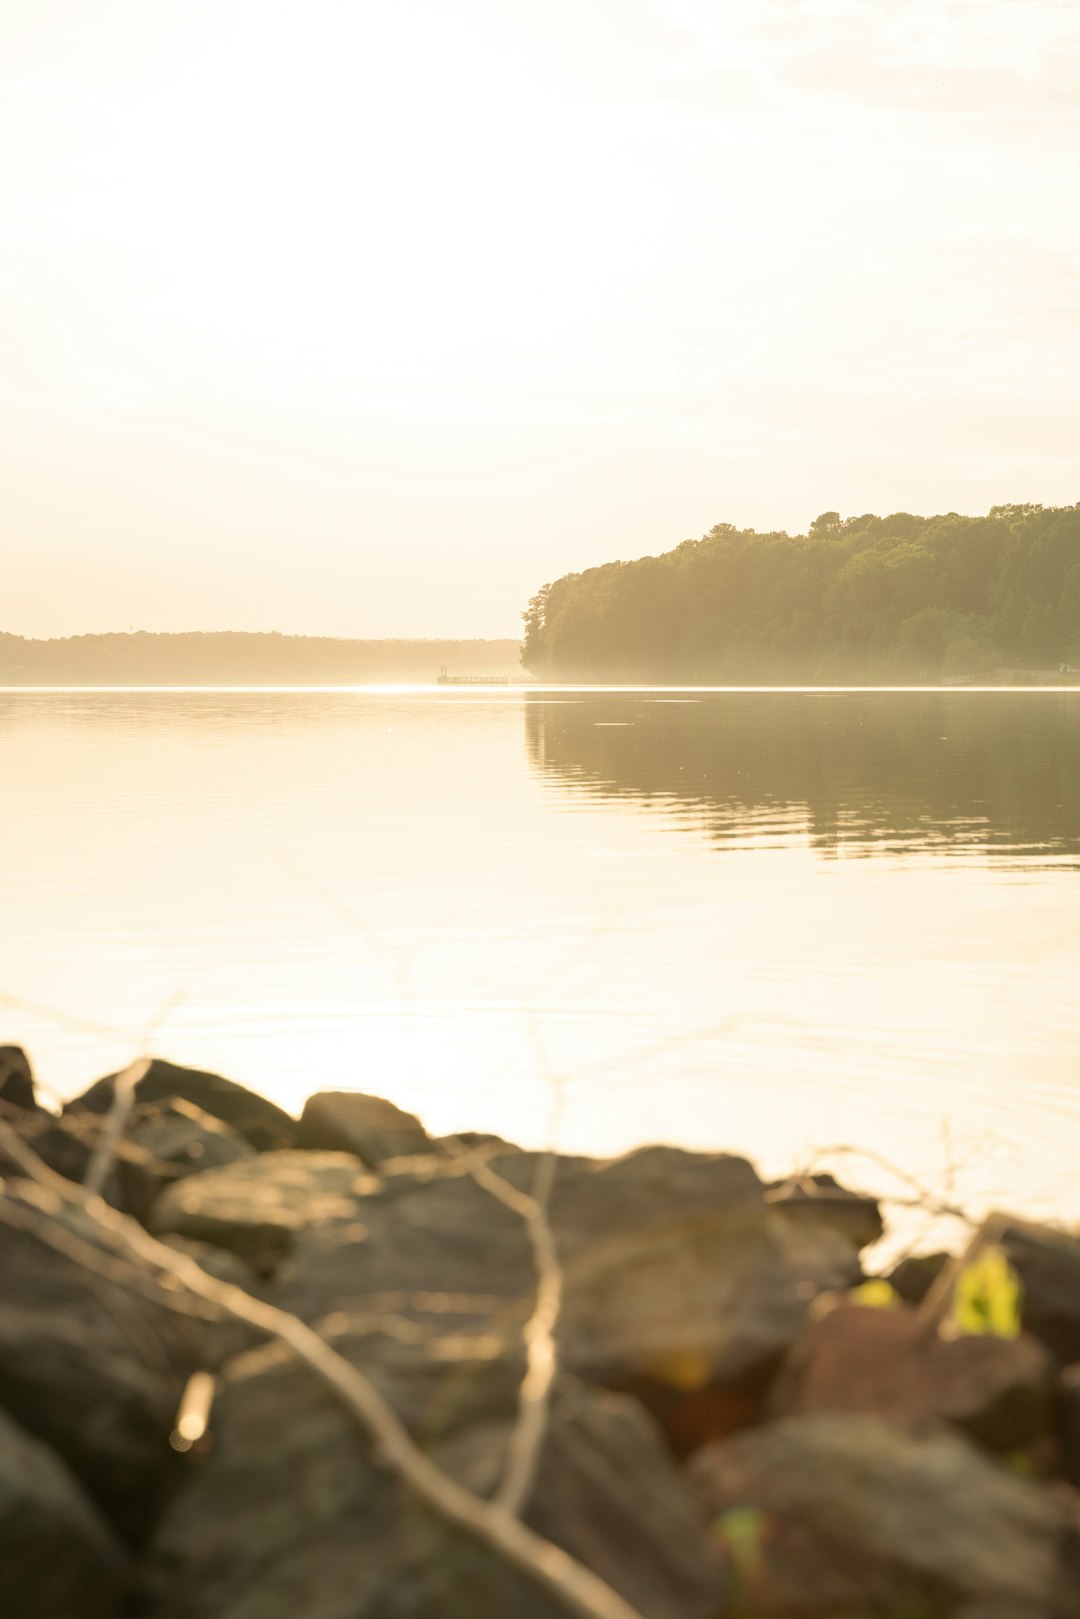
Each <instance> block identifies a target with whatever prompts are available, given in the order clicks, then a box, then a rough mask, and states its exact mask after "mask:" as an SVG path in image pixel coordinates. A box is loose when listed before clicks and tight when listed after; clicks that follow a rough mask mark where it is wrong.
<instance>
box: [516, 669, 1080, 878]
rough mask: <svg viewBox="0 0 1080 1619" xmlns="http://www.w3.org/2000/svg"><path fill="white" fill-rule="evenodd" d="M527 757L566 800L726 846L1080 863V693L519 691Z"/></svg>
mask: <svg viewBox="0 0 1080 1619" xmlns="http://www.w3.org/2000/svg"><path fill="white" fill-rule="evenodd" d="M525 726H526V737H527V745H528V752H529V757H530V760H531V762H532V764H533V765H534V767H535V768H536V769H537V770H539V771H541V772H542V773H543V774H544V775H545V776H547V777H550V778H554V779H556V780H557V781H558V782H559V783H560V785H561V786H562V787H563V788H569V789H570V790H571V791H572V792H574V793H577V794H588V795H592V794H596V795H600V796H602V797H603V798H606V799H614V798H632V799H637V800H638V801H640V802H641V803H644V804H648V805H652V806H654V807H657V808H661V809H664V810H667V811H669V812H670V811H672V810H674V811H676V812H682V813H684V814H686V815H688V816H689V817H690V818H692V819H693V820H694V821H695V822H696V823H698V824H701V825H704V826H705V827H707V829H708V831H709V833H710V835H711V836H712V837H714V838H715V839H716V840H717V841H718V842H721V843H723V844H732V843H734V844H736V845H739V846H743V845H745V844H746V843H748V842H753V843H755V844H757V845H758V846H760V845H761V844H763V843H764V844H766V845H768V844H770V843H782V842H785V841H787V840H789V839H790V838H791V837H792V836H793V835H797V836H800V837H806V838H808V839H809V841H810V843H811V844H812V846H813V847H814V848H815V849H817V850H818V851H819V852H821V853H822V854H823V855H826V856H829V855H836V854H839V853H843V854H845V855H872V854H875V853H878V852H881V851H883V850H885V851H895V852H911V851H914V850H932V851H937V852H939V853H945V854H951V855H952V856H953V857H955V858H959V859H964V858H967V857H971V856H982V855H988V856H991V857H993V858H994V859H995V860H1005V861H1009V860H1013V861H1016V862H1018V863H1022V864H1024V865H1025V866H1029V865H1031V864H1033V863H1034V864H1041V863H1044V862H1045V863H1055V864H1056V863H1060V862H1061V861H1062V860H1063V859H1065V860H1071V858H1073V857H1075V856H1076V855H1077V854H1078V853H1080V694H1077V693H1072V692H1062V693H1052V694H1047V693H1042V692H1030V693H1025V692H971V693H967V692H858V693H851V692H817V693H815V692H791V693H784V694H781V693H778V692H767V693H766V692H728V693H713V694H702V695H701V696H700V697H697V698H681V699H677V700H673V699H672V698H670V697H669V698H662V697H657V696H655V695H642V694H639V693H633V694H630V693H627V694H620V693H604V694H602V695H601V694H595V695H593V694H584V693H582V694H578V695H575V696H569V695H567V696H564V697H560V698H558V699H552V698H550V697H547V696H545V695H543V694H540V693H536V694H532V695H530V698H529V700H528V701H527V703H526V708H525Z"/></svg>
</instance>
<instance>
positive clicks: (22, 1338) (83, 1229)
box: [0, 1182, 235, 1541]
mask: <svg viewBox="0 0 1080 1619" xmlns="http://www.w3.org/2000/svg"><path fill="white" fill-rule="evenodd" d="M4 1202H5V1208H6V1210H7V1211H8V1213H9V1214H10V1216H11V1218H12V1219H18V1218H20V1217H22V1218H24V1219H27V1220H31V1221H33V1222H34V1223H35V1224H37V1225H38V1227H39V1229H45V1230H46V1231H47V1232H49V1233H50V1234H51V1236H52V1239H53V1241H57V1242H60V1243H61V1244H67V1245H69V1246H70V1248H71V1251H70V1252H58V1251H57V1249H56V1248H55V1247H54V1246H51V1245H50V1244H49V1243H48V1242H46V1241H42V1240H40V1239H39V1238H38V1237H37V1236H34V1235H32V1234H31V1233H30V1232H28V1231H23V1230H19V1229H14V1228H13V1226H12V1225H11V1224H10V1223H9V1222H8V1221H7V1220H5V1221H4V1222H2V1223H0V1276H2V1278H3V1282H2V1288H3V1293H2V1307H0V1404H2V1405H3V1406H5V1407H6V1408H7V1410H8V1411H9V1412H10V1413H11V1414H12V1415H13V1416H14V1417H15V1419H16V1420H17V1421H18V1422H19V1423H20V1425H21V1426H22V1427H23V1428H25V1429H26V1430H27V1431H28V1432H30V1433H32V1434H34V1435H35V1436H37V1437H38V1438H40V1439H43V1440H45V1441H46V1442H47V1443H48V1444H50V1445H51V1446H52V1447H53V1449H54V1450H55V1451H56V1452H57V1453H58V1454H59V1455H60V1456H61V1457H62V1458H63V1459H64V1460H65V1461H66V1462H67V1464H68V1466H69V1467H70V1468H71V1469H72V1471H73V1472H74V1473H75V1474H76V1475H77V1477H78V1478H79V1479H80V1480H81V1482H82V1483H83V1485H84V1487H85V1488H86V1489H87V1491H88V1492H89V1494H90V1495H91V1496H92V1497H93V1498H94V1500H95V1501H96V1502H97V1504H98V1506H99V1507H100V1508H101V1510H102V1511H103V1512H104V1514H105V1515H106V1516H107V1517H108V1518H109V1519H110V1520H111V1521H112V1522H113V1524H114V1525H115V1526H116V1528H117V1530H118V1532H119V1533H120V1534H121V1535H122V1536H123V1537H124V1538H126V1539H128V1540H131V1541H135V1540H138V1539H139V1538H140V1536H141V1535H142V1534H143V1533H144V1532H145V1530H146V1527H147V1525H148V1524H149V1523H150V1521H151V1520H152V1519H153V1516H154V1514H155V1512H156V1511H157V1509H158V1506H159V1504H160V1502H161V1500H162V1499H163V1497H164V1495H165V1494H166V1493H167V1490H168V1488H169V1484H170V1468H171V1465H172V1462H174V1461H175V1458H173V1457H172V1453H171V1452H170V1449H169V1434H170V1432H171V1430H172V1426H173V1421H174V1419H175V1415H176V1410H177V1405H178V1402H179V1398H180V1395H181V1393H182V1391H183V1388H184V1384H185V1382H186V1380H187V1378H188V1376H189V1375H190V1373H191V1372H192V1371H195V1370H198V1369H200V1368H201V1367H203V1366H207V1365H213V1364H214V1363H215V1360H216V1359H217V1358H219V1357H220V1354H221V1353H222V1352H227V1350H228V1349H229V1348H231V1347H233V1346H234V1344H235V1338H234V1337H227V1338H222V1337H219V1336H217V1334H218V1332H219V1329H218V1327H217V1326H216V1325H215V1324H211V1323H210V1322H207V1321H204V1320H200V1319H198V1318H197V1317H195V1316H191V1315H184V1314H178V1313H177V1312H176V1311H174V1310H172V1309H170V1308H168V1307H167V1306H166V1305H165V1304H164V1303H159V1302H158V1298H159V1296H160V1295H159V1294H158V1292H157V1291H156V1290H155V1288H154V1286H153V1283H152V1279H151V1278H150V1277H149V1276H148V1275H147V1274H146V1273H144V1272H143V1271H141V1269H140V1267H138V1266H137V1265H136V1266H134V1267H131V1266H125V1268H124V1271H123V1275H125V1276H127V1277H131V1278H133V1279H134V1281H135V1282H139V1281H140V1280H141V1281H142V1283H143V1284H145V1285H146V1286H147V1287H148V1288H149V1293H150V1296H146V1295H144V1294H142V1293H140V1292H139V1291H135V1290H133V1288H132V1287H131V1286H128V1285H125V1283H124V1282H122V1281H121V1280H120V1279H119V1274H118V1271H117V1264H116V1260H115V1257H114V1256H112V1255H110V1254H109V1253H107V1252H106V1251H105V1250H103V1249H102V1248H101V1246H100V1244H99V1243H98V1240H97V1238H96V1236H95V1233H94V1229H93V1227H92V1225H91V1224H90V1222H89V1221H88V1220H87V1219H86V1217H85V1215H83V1214H82V1213H81V1212H80V1211H78V1210H75V1211H73V1210H72V1209H71V1206H70V1205H67V1204H61V1203H60V1202H59V1200H58V1199H56V1198H55V1197H54V1196H53V1195H52V1194H51V1193H50V1192H46V1191H44V1190H43V1189H40V1188H37V1187H33V1186H28V1185H27V1184H26V1183H25V1182H23V1183H18V1182H10V1183H8V1184H7V1186H6V1187H5V1190H4Z"/></svg>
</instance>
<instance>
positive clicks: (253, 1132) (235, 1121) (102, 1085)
mask: <svg viewBox="0 0 1080 1619" xmlns="http://www.w3.org/2000/svg"><path fill="white" fill-rule="evenodd" d="M117 1077H118V1076H117V1075H116V1074H109V1075H107V1076H106V1078H104V1079H99V1080H97V1081H96V1082H95V1083H94V1084H93V1085H91V1087H90V1089H89V1090H88V1091H84V1092H83V1094H82V1096H77V1097H76V1098H75V1099H74V1100H73V1101H71V1102H69V1103H68V1104H67V1107H66V1108H65V1112H74V1113H86V1112H89V1113H107V1112H108V1111H109V1109H110V1108H111V1107H112V1104H113V1097H114V1095H115V1093H116V1079H117ZM173 1098H177V1099H179V1100H182V1101H185V1102H191V1103H193V1104H194V1106H195V1107H198V1108H201V1109H202V1111H203V1112H204V1113H209V1114H211V1115H212V1116H213V1117H214V1118H215V1119H221V1120H222V1121H223V1122H224V1123H225V1124H231V1125H232V1127H233V1129H234V1130H238V1131H239V1132H240V1134H241V1135H242V1136H243V1137H244V1138H245V1139H246V1140H247V1141H249V1142H250V1143H251V1145H252V1146H253V1147H254V1148H256V1150H257V1151H259V1152H273V1151H276V1150H277V1149H278V1148H279V1147H292V1146H295V1144H296V1120H295V1119H294V1118H293V1117H292V1116H291V1115H290V1114H288V1113H286V1112H285V1111H284V1109H283V1108H280V1107H278V1106H277V1105H276V1104H275V1103H274V1102H270V1101H267V1099H266V1097H265V1096H258V1095H257V1094H256V1093H255V1092H254V1091H249V1090H248V1089H247V1088H246V1086H244V1085H238V1084H237V1083H236V1082H235V1080H231V1079H223V1078H222V1077H221V1075H220V1074H211V1073H207V1072H204V1071H203V1070H202V1069H199V1068H182V1067H179V1066H178V1065H177V1064H176V1063H171V1062H163V1061H162V1059H161V1058H160V1057H155V1058H154V1060H153V1061H152V1062H151V1063H150V1064H149V1066H148V1067H147V1070H146V1073H145V1074H144V1075H143V1076H142V1078H141V1079H140V1080H139V1081H138V1082H137V1084H136V1086H135V1101H136V1103H143V1102H168V1101H171V1100H172V1099H173Z"/></svg>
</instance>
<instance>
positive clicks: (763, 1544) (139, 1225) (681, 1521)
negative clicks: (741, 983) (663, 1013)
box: [0, 1047, 1080, 1619]
mask: <svg viewBox="0 0 1080 1619" xmlns="http://www.w3.org/2000/svg"><path fill="white" fill-rule="evenodd" d="M129 1080H130V1086H131V1094H130V1096H129V1097H128V1098H127V1099H126V1103H125V1105H124V1106H123V1107H121V1106H120V1105H119V1104H118V1100H117V1097H118V1086H117V1083H116V1080H115V1077H114V1078H109V1079H104V1080H101V1081H99V1082H98V1083H96V1084H94V1085H92V1086H91V1087H90V1089H89V1090H88V1091H87V1092H86V1093H85V1094H84V1095H83V1096H81V1097H79V1098H77V1099H76V1100H74V1101H72V1102H70V1103H69V1104H68V1105H67V1106H66V1107H65V1109H64V1112H63V1113H62V1115H56V1114H54V1113H51V1112H49V1111H47V1110H46V1109H45V1108H43V1107H42V1106H41V1105H40V1103H39V1100H38V1098H37V1095H36V1092H35V1088H34V1083H33V1077H32V1074H31V1070H30V1066H29V1064H28V1062H27V1061H26V1058H25V1057H24V1055H23V1054H22V1052H21V1051H20V1050H19V1049H18V1048H16V1047H7V1048H2V1049H0V1176H2V1184H0V1611H2V1612H3V1613H4V1614H8V1613H10V1614H12V1615H13V1616H15V1615H17V1616H18V1619H427V1616H431V1619H444V1616H445V1619H459V1616H460V1619H559V1616H562V1615H565V1614H567V1613H578V1614H588V1613H596V1614H599V1613H601V1612H606V1613H611V1614H616V1613H618V1614H620V1615H623V1616H634V1615H637V1616H640V1619H728V1616H731V1619H735V1616H749V1619H753V1616H761V1619H877V1616H881V1619H954V1616H955V1619H1080V1493H1078V1486H1080V1240H1078V1239H1077V1237H1075V1236H1073V1235H1070V1234H1067V1233H1063V1232H1060V1231H1058V1230H1055V1229H1050V1228H1045V1227H1037V1226H1032V1225H1029V1224H1025V1223H1023V1222H1021V1221H1018V1220H1012V1219H1010V1218H1008V1217H1007V1216H996V1217H994V1219H993V1220H992V1221H989V1222H987V1224H986V1226H985V1227H984V1229H982V1230H981V1231H979V1232H976V1233H974V1236H973V1241H972V1245H971V1247H970V1249H969V1250H968V1251H967V1252H966V1253H965V1254H963V1255H958V1256H954V1257H952V1258H948V1257H946V1256H936V1257H934V1258H932V1259H922V1260H909V1261H906V1262H904V1264H902V1265H901V1266H900V1267H899V1268H898V1269H897V1270H896V1271H895V1273H894V1274H893V1276H892V1277H891V1278H875V1279H872V1280H870V1281H869V1282H868V1278H867V1275H866V1271H865V1269H864V1261H863V1257H862V1256H863V1255H864V1254H865V1252H866V1251H867V1250H868V1249H870V1248H871V1247H872V1245H873V1244H874V1243H875V1242H876V1241H877V1239H878V1238H879V1237H880V1236H881V1233H882V1219H881V1213H880V1210H879V1207H878V1204H877V1202H876V1201H875V1200H874V1199H873V1198H872V1197H869V1196H866V1195H863V1194H861V1193H857V1192H853V1191H849V1190H846V1189H844V1188H843V1187H841V1186H839V1185H837V1184H836V1182H834V1181H832V1180H831V1179H830V1178H828V1177H816V1178H812V1179H809V1180H806V1179H802V1180H792V1181H790V1182H785V1183H779V1184H765V1183H763V1182H762V1180H761V1179H760V1178H759V1176H758V1175H757V1173H756V1172H755V1170H754V1168H753V1166H752V1165H751V1164H749V1163H748V1162H747V1161H746V1160H744V1159H742V1158H739V1157H734V1156H729V1155H724V1154H715V1153H694V1152H687V1151H682V1150H679V1149H676V1148H672V1147H666V1146H657V1147H648V1148H643V1149H641V1150H639V1151H636V1152H633V1153H630V1154H628V1155H627V1156H625V1157H622V1158H618V1159H614V1160H594V1159H587V1158H581V1157H567V1156H559V1157H557V1158H553V1157H552V1156H551V1155H547V1154H542V1153H535V1152H527V1151H522V1150H520V1149H518V1148H516V1147H514V1146H513V1145H511V1144H509V1143H507V1142H504V1141H500V1140H497V1139H495V1138H492V1137H484V1136H479V1135H477V1136H466V1137H454V1138H452V1139H435V1138H432V1137H431V1136H429V1135H428V1133H427V1131H426V1130H425V1129H424V1127H423V1125H422V1123H421V1122H420V1121H419V1120H418V1119H416V1118H414V1117H413V1116H412V1115H410V1114H407V1113H403V1112H401V1111H400V1110H399V1109H397V1108H396V1107H394V1106H393V1105H392V1104H390V1103H389V1102H386V1101H384V1100H381V1099H379V1098H377V1097H372V1096H358V1095H353V1094H345V1093H329V1092H328V1093H322V1094H318V1095H315V1096H313V1097H312V1098H311V1099H310V1100H309V1101H308V1103H307V1105H306V1106H305V1109H304V1112H303V1115H302V1117H301V1118H300V1119H299V1120H297V1119H294V1118H292V1117H290V1116H289V1115H288V1114H286V1113H284V1112H282V1110H281V1109H279V1108H277V1107H275V1106H274V1105H273V1104H272V1103H271V1102H269V1101H267V1100H266V1099H264V1098H262V1097H260V1096H257V1095H255V1094H253V1093H252V1092H250V1091H248V1090H246V1089H244V1088H243V1087H241V1086H238V1085H235V1084H233V1083H231V1082H229V1081H228V1080H225V1079H222V1078H220V1077H218V1076H216V1075H212V1074H206V1073H201V1072H197V1071H195V1070H190V1069H184V1068H179V1067H175V1066H173V1065H171V1064H168V1063H165V1062H160V1061H155V1062H152V1063H149V1064H144V1065H141V1066H140V1068H139V1070H138V1076H137V1079H136V1078H132V1076H129ZM120 1100H121V1101H124V1098H123V1097H122V1096H121V1098H120ZM127 1104H130V1105H127ZM88 1176H89V1177H90V1180H91V1184H92V1183H93V1181H94V1179H95V1178H97V1179H100V1180H101V1189H102V1193H103V1197H104V1205H102V1204H101V1203H99V1202H98V1201H97V1200H96V1199H95V1198H93V1197H92V1196H91V1197H87V1196H84V1195H83V1193H82V1191H80V1190H78V1188H80V1187H81V1186H82V1184H83V1183H84V1182H85V1181H86V1180H87V1177H88ZM57 1177H59V1179H58V1178H57ZM106 1206H107V1207H106ZM109 1210H112V1211H118V1213H110V1212H109ZM151 1238H153V1239H154V1241H151V1240H150V1239H151ZM158 1245H161V1246H158ZM162 1255H164V1257H165V1259H168V1257H169V1256H175V1260H179V1259H180V1258H181V1257H182V1258H186V1260H188V1261H193V1262H194V1267H193V1268H194V1269H195V1270H196V1274H197V1275H198V1276H200V1277H201V1276H205V1277H208V1278H211V1279H212V1281H213V1284H214V1285H213V1286H207V1287H206V1288H203V1287H199V1286H195V1287H193V1286H191V1285H190V1284H185V1282H184V1279H183V1276H182V1274H180V1272H182V1271H183V1266H182V1265H181V1266H179V1268H177V1267H176V1265H175V1263H174V1265H173V1267H172V1268H170V1266H169V1264H167V1263H165V1262H164V1261H163V1259H162ZM886 1281H887V1282H888V1284H889V1285H884V1284H885V1282H886ZM237 1289H239V1290H241V1291H240V1292H237V1291H236V1290H237ZM245 1299H246V1300H248V1301H251V1300H254V1301H255V1306H253V1307H252V1308H250V1309H249V1308H248V1307H247V1306H245V1305H244V1304H243V1300H245ZM266 1306H269V1307H271V1308H270V1309H269V1310H266V1311H265V1318H266V1321H271V1319H272V1321H274V1322H281V1321H286V1322H292V1323H295V1324H296V1331H295V1333H294V1334H293V1340H294V1341H291V1342H290V1341H284V1340H283V1339H282V1337H281V1336H280V1334H276V1333H275V1332H273V1331H270V1330H264V1324H263V1318H262V1317H259V1319H258V1320H256V1319H255V1315H257V1310H258V1307H266ZM309 1328H311V1329H314V1332H309V1331H308V1330H307V1329H309ZM309 1344H314V1345H316V1347H318V1346H319V1345H321V1346H323V1347H325V1348H326V1349H327V1350H328V1351H333V1352H334V1353H333V1355H332V1356H331V1359H332V1360H333V1362H334V1365H336V1366H339V1367H340V1366H344V1367H345V1368H346V1371H347V1372H352V1373H360V1374H362V1376H361V1377H360V1378H359V1379H358V1380H356V1386H357V1388H358V1390H359V1391H360V1392H359V1395H358V1398H359V1399H360V1400H361V1401H363V1400H365V1399H367V1398H368V1396H367V1394H366V1393H365V1392H364V1391H365V1390H371V1391H372V1394H371V1401H372V1404H373V1405H374V1406H377V1407H378V1409H379V1410H383V1409H385V1410H386V1411H388V1412H389V1413H391V1414H392V1418H393V1431H392V1432H390V1430H387V1431H388V1432H390V1438H389V1441H387V1440H386V1439H385V1436H384V1439H383V1440H380V1441H374V1440H373V1439H372V1429H371V1428H370V1427H365V1423H364V1422H363V1421H358V1420H357V1415H356V1412H355V1410H351V1409H349V1408H348V1404H347V1402H343V1399H342V1397H341V1390H340V1388H337V1387H335V1386H334V1381H333V1378H330V1379H329V1380H328V1379H327V1378H326V1377H320V1376H319V1375H318V1374H317V1372H315V1371H313V1366H312V1364H311V1362H310V1360H309V1359H308V1358H306V1356H307V1350H306V1349H305V1346H306V1345H309ZM297 1346H299V1347H297ZM556 1368H557V1369H556ZM347 1381H348V1379H347V1378H346V1379H345V1382H347ZM350 1386H351V1385H350ZM523 1389H524V1395H523ZM398 1432H400V1434H401V1442H400V1443H399V1441H398V1440H397V1439H396V1438H395V1437H394V1435H395V1434H396V1433H398ZM399 1451H401V1452H407V1453H408V1454H409V1455H414V1454H415V1455H418V1456H419V1458H420V1469H421V1471H423V1469H425V1468H426V1472H423V1477H424V1478H427V1477H428V1476H429V1475H430V1476H432V1477H434V1478H435V1480H436V1485H435V1486H433V1493H432V1494H425V1493H424V1490H418V1489H417V1488H416V1487H415V1486H416V1480H415V1478H413V1479H410V1478H409V1477H407V1476H406V1474H405V1473H403V1471H402V1468H401V1466H400V1465H399ZM523 1456H524V1457H525V1462H524V1463H523V1464H522V1461H521V1459H522V1457H523ZM515 1459H516V1460H515ZM428 1464H434V1466H433V1467H431V1466H429V1465H428ZM436 1469H437V1470H438V1471H437V1472H436ZM515 1469H516V1472H515ZM406 1472H407V1469H406ZM508 1475H514V1476H515V1478H516V1484H513V1485H512V1484H509V1483H508ZM417 1476H420V1475H419V1474H418V1475H417ZM439 1480H443V1481H449V1496H448V1499H451V1500H452V1501H460V1500H461V1499H463V1498H466V1497H465V1496H464V1492H466V1491H467V1492H468V1496H467V1499H468V1500H470V1501H474V1502H480V1503H483V1504H484V1507H483V1510H482V1511H481V1512H480V1514H479V1519H480V1524H481V1530H482V1532H473V1530H472V1529H471V1528H470V1526H469V1524H468V1522H466V1518H467V1516H468V1514H466V1515H465V1517H464V1518H463V1517H461V1516H460V1515H459V1517H457V1518H455V1516H454V1512H453V1511H443V1510H442V1509H441V1507H440V1505H439V1496H438V1490H439V1487H440V1486H439V1485H438V1481H439ZM488 1524H490V1525H491V1526H493V1527H494V1530H496V1531H498V1532H497V1533H493V1534H491V1535H489V1534H488V1533H487V1531H486V1530H485V1529H484V1528H483V1526H484V1525H488ZM507 1525H509V1526H510V1527H509V1528H507V1527H506V1526H507ZM522 1525H523V1526H524V1530H527V1531H530V1532H531V1533H529V1534H525V1533H524V1531H523V1530H521V1526H522ZM500 1526H501V1527H500ZM500 1535H501V1536H502V1540H500V1538H499V1537H500ZM515 1547H518V1548H519V1549H520V1555H518V1552H516V1551H515ZM506 1548H509V1551H508V1552H506ZM578 1571H580V1579H579V1577H578ZM575 1582H577V1583H575ZM575 1592H577V1595H576V1596H575V1594H574V1593H575ZM604 1592H607V1593H608V1594H609V1596H610V1604H609V1605H608V1606H607V1607H604V1606H603V1603H604V1602H606V1601H607V1598H606V1597H604V1595H603V1593H604ZM590 1602H593V1603H594V1605H593V1606H592V1607H590V1606H589V1603H590Z"/></svg>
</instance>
